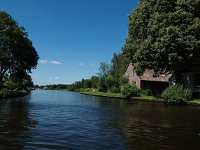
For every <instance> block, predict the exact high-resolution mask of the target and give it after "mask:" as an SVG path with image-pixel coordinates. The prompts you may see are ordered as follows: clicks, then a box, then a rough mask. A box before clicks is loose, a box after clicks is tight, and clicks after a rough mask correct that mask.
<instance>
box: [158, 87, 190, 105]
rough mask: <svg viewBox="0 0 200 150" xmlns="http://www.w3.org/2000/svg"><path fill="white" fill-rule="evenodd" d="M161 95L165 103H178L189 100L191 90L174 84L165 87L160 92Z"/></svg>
mask: <svg viewBox="0 0 200 150" xmlns="http://www.w3.org/2000/svg"><path fill="white" fill-rule="evenodd" d="M161 97H162V99H163V100H164V102H166V103H176V104H180V103H185V102H187V101H189V100H191V98H192V92H191V91H190V90H189V89H187V88H184V87H183V86H182V85H174V86H170V87H168V88H167V89H165V90H164V91H163V92H162V94H161Z"/></svg>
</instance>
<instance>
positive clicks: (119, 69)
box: [110, 53, 130, 79]
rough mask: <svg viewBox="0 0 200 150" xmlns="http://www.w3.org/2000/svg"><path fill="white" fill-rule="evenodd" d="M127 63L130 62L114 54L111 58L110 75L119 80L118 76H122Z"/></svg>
mask: <svg viewBox="0 0 200 150" xmlns="http://www.w3.org/2000/svg"><path fill="white" fill-rule="evenodd" d="M129 63H130V62H129V60H128V58H126V57H125V56H124V55H123V54H121V53H119V54H116V53H114V54H113V58H112V65H111V72H110V74H111V75H112V76H114V77H116V78H118V79H119V78H120V76H123V75H124V73H125V71H126V69H127V66H128V64H129Z"/></svg>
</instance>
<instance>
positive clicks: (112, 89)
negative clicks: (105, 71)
mask: <svg viewBox="0 0 200 150" xmlns="http://www.w3.org/2000/svg"><path fill="white" fill-rule="evenodd" d="M110 92H111V93H119V92H120V90H119V88H118V87H111V89H110Z"/></svg>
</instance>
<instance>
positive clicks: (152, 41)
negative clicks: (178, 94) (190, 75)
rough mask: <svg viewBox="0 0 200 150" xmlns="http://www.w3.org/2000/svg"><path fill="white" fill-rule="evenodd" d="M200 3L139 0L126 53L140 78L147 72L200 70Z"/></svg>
mask: <svg viewBox="0 0 200 150" xmlns="http://www.w3.org/2000/svg"><path fill="white" fill-rule="evenodd" d="M199 7H200V0H139V6H138V7H137V8H135V9H134V10H133V12H132V14H131V15H130V16H129V31H128V36H127V39H126V44H125V45H124V47H123V53H124V54H125V55H126V56H127V57H128V58H129V59H130V60H131V61H132V62H133V63H134V65H135V68H136V71H137V73H138V74H140V73H143V71H144V70H145V69H146V68H148V69H154V71H155V72H159V73H166V72H173V73H174V74H175V75H176V79H177V82H178V83H179V82H181V73H182V72H192V71H199V70H200V61H199V58H200V10H199Z"/></svg>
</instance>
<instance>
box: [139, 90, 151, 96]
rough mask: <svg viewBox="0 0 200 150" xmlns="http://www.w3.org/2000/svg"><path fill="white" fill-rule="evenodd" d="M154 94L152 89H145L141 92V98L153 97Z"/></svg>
mask: <svg viewBox="0 0 200 150" xmlns="http://www.w3.org/2000/svg"><path fill="white" fill-rule="evenodd" d="M152 95H153V93H152V91H151V90H150V89H145V90H141V91H140V96H152Z"/></svg>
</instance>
